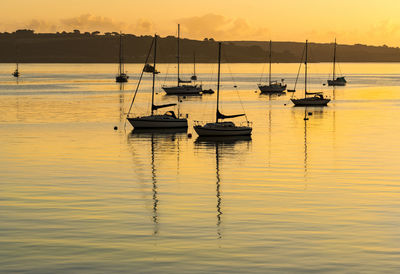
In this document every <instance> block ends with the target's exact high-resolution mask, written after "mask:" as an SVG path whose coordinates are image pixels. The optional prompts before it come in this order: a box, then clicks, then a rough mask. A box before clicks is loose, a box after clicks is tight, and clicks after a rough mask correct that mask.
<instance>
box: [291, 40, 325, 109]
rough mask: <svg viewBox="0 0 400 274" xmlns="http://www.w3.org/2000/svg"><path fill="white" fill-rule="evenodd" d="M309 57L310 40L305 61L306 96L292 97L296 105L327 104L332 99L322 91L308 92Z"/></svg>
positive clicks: (306, 47) (306, 46)
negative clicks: (326, 96)
mask: <svg viewBox="0 0 400 274" xmlns="http://www.w3.org/2000/svg"><path fill="white" fill-rule="evenodd" d="M307 59H308V41H306V45H305V61H304V67H305V69H304V70H305V72H304V98H300V99H296V98H292V99H290V100H291V101H292V102H293V104H294V105H295V106H302V107H304V106H326V105H327V104H328V103H329V102H330V101H331V99H329V98H325V97H324V96H323V94H322V92H307Z"/></svg>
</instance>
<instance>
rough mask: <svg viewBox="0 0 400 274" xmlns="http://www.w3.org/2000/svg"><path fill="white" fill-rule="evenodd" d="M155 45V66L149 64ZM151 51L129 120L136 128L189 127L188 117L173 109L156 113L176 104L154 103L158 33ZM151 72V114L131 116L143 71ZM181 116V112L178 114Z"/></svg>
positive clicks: (128, 116)
mask: <svg viewBox="0 0 400 274" xmlns="http://www.w3.org/2000/svg"><path fill="white" fill-rule="evenodd" d="M153 46H154V56H153V58H154V63H153V66H151V65H149V64H147V61H148V58H149V55H150V51H151V48H152V47H153ZM150 51H149V55H148V56H147V58H146V65H145V67H144V68H143V71H142V74H141V76H140V78H139V82H138V85H137V88H136V91H135V94H134V96H133V99H132V103H131V107H130V109H129V111H128V114H127V120H128V121H129V123H131V125H132V126H133V127H134V128H135V129H140V128H153V129H156V128H187V126H188V125H187V119H184V118H183V119H181V118H179V117H177V116H176V115H175V113H174V112H173V111H167V112H166V113H164V114H162V115H157V114H154V111H155V110H158V109H161V108H166V107H170V106H175V105H176V104H164V105H155V104H154V85H155V78H156V74H158V71H157V70H156V57H157V35H155V36H154V40H153V42H152V44H151V47H150ZM145 72H150V73H152V75H153V85H152V89H151V115H148V116H140V117H130V111H131V109H132V106H133V103H134V100H135V98H136V94H137V91H138V89H139V85H140V82H141V79H142V76H143V73H145ZM178 116H179V114H178Z"/></svg>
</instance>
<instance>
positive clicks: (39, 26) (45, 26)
mask: <svg viewBox="0 0 400 274" xmlns="http://www.w3.org/2000/svg"><path fill="white" fill-rule="evenodd" d="M26 28H27V29H33V30H40V31H42V32H56V31H58V30H59V28H60V27H59V26H57V25H56V24H53V23H51V22H48V21H45V20H39V19H32V20H31V21H30V22H29V23H28V24H27V25H26Z"/></svg>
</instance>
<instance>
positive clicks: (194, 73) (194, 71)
mask: <svg viewBox="0 0 400 274" xmlns="http://www.w3.org/2000/svg"><path fill="white" fill-rule="evenodd" d="M193 75H196V52H195V51H193Z"/></svg>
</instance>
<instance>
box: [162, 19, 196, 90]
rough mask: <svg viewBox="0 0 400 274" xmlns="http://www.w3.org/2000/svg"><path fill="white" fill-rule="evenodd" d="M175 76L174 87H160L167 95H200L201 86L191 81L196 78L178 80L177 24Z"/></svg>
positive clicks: (194, 76)
mask: <svg viewBox="0 0 400 274" xmlns="http://www.w3.org/2000/svg"><path fill="white" fill-rule="evenodd" d="M177 75H178V79H177V80H178V81H177V85H176V86H162V89H163V90H164V91H165V92H166V93H167V94H174V95H191V94H200V93H201V92H202V91H203V88H202V85H198V84H192V80H193V81H196V80H197V76H196V75H193V76H192V78H191V80H182V79H181V78H180V25H179V24H178V54H177Z"/></svg>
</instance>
